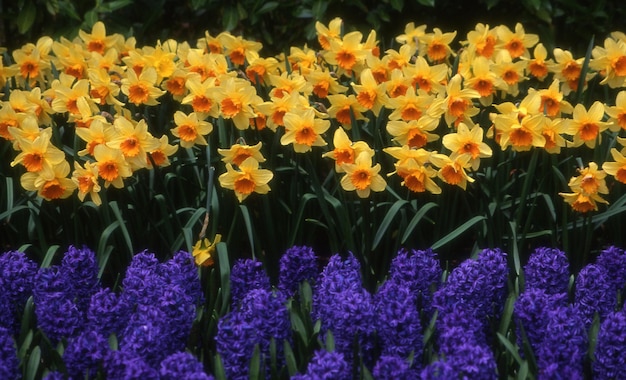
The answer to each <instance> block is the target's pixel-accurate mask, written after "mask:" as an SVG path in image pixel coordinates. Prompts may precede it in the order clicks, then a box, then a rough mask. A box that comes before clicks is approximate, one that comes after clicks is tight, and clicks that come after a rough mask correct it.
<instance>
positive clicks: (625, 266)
mask: <svg viewBox="0 0 626 380" xmlns="http://www.w3.org/2000/svg"><path fill="white" fill-rule="evenodd" d="M596 264H597V265H600V266H602V267H604V268H605V269H606V270H607V271H608V277H607V279H608V280H609V282H610V283H611V284H612V285H613V287H614V288H615V289H616V290H622V289H623V288H624V285H626V251H625V250H623V249H621V248H618V247H615V246H610V247H608V248H606V249H603V250H602V252H600V255H598V258H597V259H596Z"/></svg>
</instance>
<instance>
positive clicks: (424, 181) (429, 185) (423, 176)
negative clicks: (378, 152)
mask: <svg viewBox="0 0 626 380" xmlns="http://www.w3.org/2000/svg"><path fill="white" fill-rule="evenodd" d="M429 159H430V154H429ZM395 166H396V173H397V174H398V175H399V176H400V177H402V179H403V181H402V182H401V183H400V184H401V185H402V186H405V187H406V188H407V189H409V190H411V191H412V192H414V193H423V192H425V191H428V192H430V193H432V194H441V188H440V187H439V186H438V185H437V184H436V183H435V181H433V178H435V177H436V176H437V171H436V170H435V169H433V168H432V167H431V166H430V165H428V166H427V165H423V164H421V163H420V162H418V161H417V160H415V159H412V158H411V159H408V160H405V161H398V162H397V163H396V164H395Z"/></svg>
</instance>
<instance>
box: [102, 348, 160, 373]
mask: <svg viewBox="0 0 626 380" xmlns="http://www.w3.org/2000/svg"><path fill="white" fill-rule="evenodd" d="M103 368H104V370H105V372H106V378H107V379H125V380H143V379H158V378H159V372H158V371H157V370H156V369H154V368H152V367H151V366H150V365H149V364H148V363H146V361H145V360H144V359H143V358H142V357H141V356H139V355H137V354H135V353H134V352H130V351H109V353H108V354H107V356H106V357H105V359H104V365H103Z"/></svg>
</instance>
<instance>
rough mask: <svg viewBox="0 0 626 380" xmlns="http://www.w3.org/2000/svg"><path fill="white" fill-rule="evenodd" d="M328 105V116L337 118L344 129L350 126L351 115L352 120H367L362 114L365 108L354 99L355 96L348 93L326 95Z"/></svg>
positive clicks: (348, 128)
mask: <svg viewBox="0 0 626 380" xmlns="http://www.w3.org/2000/svg"><path fill="white" fill-rule="evenodd" d="M328 101H329V102H330V107H329V108H328V110H327V111H328V116H329V117H330V118H332V119H335V120H337V121H338V122H339V123H340V124H341V125H342V126H343V127H344V128H345V129H347V130H350V129H351V128H352V116H351V115H353V116H354V120H355V121H356V120H367V118H366V117H365V116H363V112H365V111H366V110H367V109H366V108H365V107H363V106H362V105H361V104H360V103H359V102H358V101H357V99H356V96H354V95H353V94H350V95H348V96H346V95H345V94H337V95H328Z"/></svg>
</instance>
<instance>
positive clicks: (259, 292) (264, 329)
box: [240, 289, 291, 368]
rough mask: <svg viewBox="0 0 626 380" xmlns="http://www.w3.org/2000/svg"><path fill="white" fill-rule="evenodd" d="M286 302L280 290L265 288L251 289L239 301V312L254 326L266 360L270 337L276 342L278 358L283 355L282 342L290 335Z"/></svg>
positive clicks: (268, 354)
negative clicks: (273, 290)
mask: <svg viewBox="0 0 626 380" xmlns="http://www.w3.org/2000/svg"><path fill="white" fill-rule="evenodd" d="M286 303H287V300H286V298H285V296H284V295H283V294H282V293H281V292H280V291H278V292H272V291H269V290H266V289H253V290H251V291H250V292H249V293H248V294H247V295H246V296H245V297H244V299H243V300H242V302H241V309H240V312H241V313H242V314H243V316H244V319H245V320H246V321H248V322H249V323H250V324H251V325H252V326H254V328H255V330H256V332H257V336H256V343H257V344H259V348H260V350H261V353H262V354H264V355H266V358H267V359H268V360H269V359H270V343H271V341H272V339H274V341H275V343H276V351H277V353H276V356H277V358H279V359H280V358H282V357H283V356H284V355H283V354H282V352H283V347H284V344H283V342H284V341H285V340H288V339H289V338H290V336H291V321H290V319H289V310H288V309H287V306H286ZM268 364H269V361H268ZM268 368H269V366H268Z"/></svg>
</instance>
